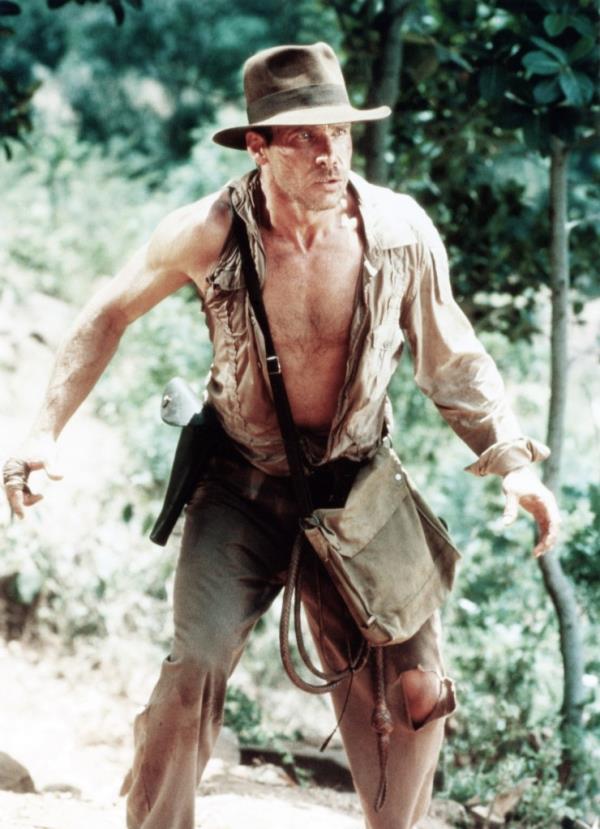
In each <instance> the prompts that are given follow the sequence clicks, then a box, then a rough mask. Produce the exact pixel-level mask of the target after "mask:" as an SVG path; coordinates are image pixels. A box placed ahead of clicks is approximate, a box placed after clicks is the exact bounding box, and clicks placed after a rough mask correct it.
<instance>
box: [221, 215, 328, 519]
mask: <svg viewBox="0 0 600 829" xmlns="http://www.w3.org/2000/svg"><path fill="white" fill-rule="evenodd" d="M232 218H233V223H232V230H233V235H234V237H235V240H236V242H237V246H238V249H239V251H240V256H241V258H242V274H243V276H244V279H245V281H246V288H247V289H248V296H249V298H250V303H251V305H252V310H253V311H254V316H255V317H256V321H257V322H258V325H259V327H260V330H261V331H262V334H263V337H264V340H265V351H266V353H267V372H268V374H269V381H270V383H271V389H272V391H273V402H274V404H275V411H276V413H277V420H278V422H279V429H280V431H281V437H282V438H283V444H284V446H285V454H286V456H287V461H288V466H289V468H290V477H291V479H292V485H293V488H294V494H295V496H296V501H297V503H298V509H299V511H300V516H301V518H306V517H308V516H309V515H310V514H311V512H312V510H313V505H312V498H311V495H310V490H309V488H308V483H307V481H306V477H305V475H304V463H303V458H302V451H301V449H300V441H299V439H298V431H297V429H296V424H295V423H294V418H293V416H292V410H291V408H290V401H289V398H288V396H287V391H286V388H285V383H284V380H283V374H282V373H281V364H280V362H279V357H278V356H277V352H276V351H275V344H274V342H273V337H272V336H271V329H270V327H269V320H268V317H267V312H266V310H265V306H264V303H263V299H262V291H261V288H260V284H259V281H258V274H257V272H256V265H255V264H254V259H253V257H252V253H251V252H250V244H249V242H248V233H247V231H246V225H245V224H244V221H243V219H242V218H241V217H240V216H239V215H238V213H236V211H235V210H233V207H232Z"/></svg>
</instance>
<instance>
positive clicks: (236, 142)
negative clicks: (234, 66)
mask: <svg viewBox="0 0 600 829" xmlns="http://www.w3.org/2000/svg"><path fill="white" fill-rule="evenodd" d="M244 94H245V96H246V112H247V115H248V123H247V124H245V125H244V126H240V127H230V128H228V129H224V130H219V132H216V133H215V134H214V135H213V141H215V142H216V143H217V144H221V145H222V146H223V147H231V148H232V149H234V150H245V149H246V137H245V136H246V132H247V131H248V130H251V129H253V128H254V127H275V126H286V127H294V126H302V125H304V124H306V125H307V126H311V125H315V124H346V123H351V122H355V121H376V120H378V119H379V118H387V116H388V115H390V113H391V110H390V108H389V107H387V106H380V107H376V108H375V109H355V108H354V107H353V106H352V104H351V103H350V99H349V98H348V92H347V91H346V84H345V82H344V76H343V75H342V70H341V68H340V64H339V61H338V59H337V57H336V54H335V52H334V51H333V49H332V48H331V46H328V45H327V43H314V44H313V45H312V46H275V47H273V48H272V49H263V50H262V51H260V52H257V53H256V54H255V55H253V56H252V57H251V58H249V59H248V60H247V61H246V63H245V64H244Z"/></svg>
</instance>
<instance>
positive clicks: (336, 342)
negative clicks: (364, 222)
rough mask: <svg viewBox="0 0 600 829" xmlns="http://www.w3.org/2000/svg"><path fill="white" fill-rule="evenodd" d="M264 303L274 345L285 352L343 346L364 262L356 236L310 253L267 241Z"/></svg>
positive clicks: (303, 352) (345, 343)
mask: <svg viewBox="0 0 600 829" xmlns="http://www.w3.org/2000/svg"><path fill="white" fill-rule="evenodd" d="M265 252H266V260H267V267H266V280H265V286H264V292H263V297H264V302H265V308H266V310H267V314H268V317H269V322H270V325H271V330H272V333H273V338H274V340H275V343H276V345H277V347H278V348H279V349H280V350H284V351H285V352H287V353H288V354H290V355H291V354H292V353H293V354H296V355H298V356H300V355H302V354H304V355H305V356H308V355H309V354H314V353H316V352H319V353H323V352H325V351H327V350H328V349H334V350H338V349H341V348H343V349H345V347H346V345H347V341H348V335H349V331H350V324H351V321H352V314H353V309H354V300H355V296H356V287H357V280H358V278H359V274H360V269H361V262H362V245H361V243H360V240H359V239H358V237H353V236H346V237H343V239H340V240H336V242H335V243H333V244H330V245H328V246H326V247H322V248H320V249H318V250H316V251H313V252H309V253H299V252H296V251H290V250H287V249H286V248H285V247H283V246H280V245H278V244H276V243H275V244H269V243H268V242H267V244H266V245H265Z"/></svg>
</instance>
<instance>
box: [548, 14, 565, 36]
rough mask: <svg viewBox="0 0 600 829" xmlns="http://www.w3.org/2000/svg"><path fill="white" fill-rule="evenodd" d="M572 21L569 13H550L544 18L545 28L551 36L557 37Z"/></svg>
mask: <svg viewBox="0 0 600 829" xmlns="http://www.w3.org/2000/svg"><path fill="white" fill-rule="evenodd" d="M570 22H571V21H570V17H569V15H568V14H548V15H546V17H545V18H544V29H545V31H546V34H548V35H550V37H556V35H559V34H561V33H562V32H564V30H565V29H566V28H567V26H568V25H569V23H570Z"/></svg>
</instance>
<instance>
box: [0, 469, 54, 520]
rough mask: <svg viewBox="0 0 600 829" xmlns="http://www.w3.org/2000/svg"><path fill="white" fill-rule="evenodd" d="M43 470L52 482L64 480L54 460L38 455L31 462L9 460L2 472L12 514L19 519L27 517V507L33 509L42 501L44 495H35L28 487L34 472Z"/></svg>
mask: <svg viewBox="0 0 600 829" xmlns="http://www.w3.org/2000/svg"><path fill="white" fill-rule="evenodd" d="M39 469H43V470H44V471H45V472H46V475H47V476H48V478H50V479H51V480H59V479H60V478H62V475H61V473H60V472H59V471H58V470H57V469H56V468H55V467H54V460H53V459H52V460H48V458H47V457H44V456H40V455H37V456H36V457H34V458H32V459H31V460H29V459H28V460H27V461H25V460H23V459H22V458H15V457H12V458H8V460H7V461H6V462H5V464H4V468H3V470H2V478H3V483H4V489H5V491H6V497H7V499H8V503H9V506H10V510H11V514H12V515H16V516H17V518H21V519H23V518H24V517H25V507H31V506H33V505H34V504H37V503H38V501H41V500H42V498H43V495H41V494H38V493H34V492H32V491H31V490H30V488H29V485H28V480H29V475H30V473H31V472H32V471H36V470H39Z"/></svg>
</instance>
